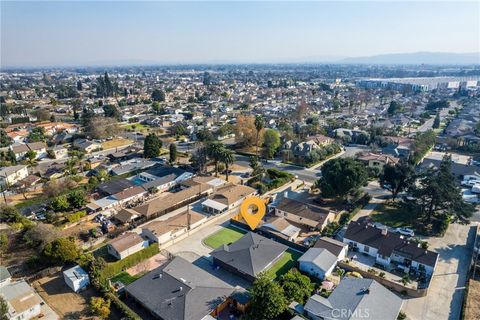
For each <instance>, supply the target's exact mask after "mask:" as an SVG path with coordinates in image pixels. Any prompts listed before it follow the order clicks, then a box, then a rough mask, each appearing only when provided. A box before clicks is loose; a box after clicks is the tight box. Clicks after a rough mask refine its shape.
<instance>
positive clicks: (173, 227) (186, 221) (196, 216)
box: [142, 210, 207, 244]
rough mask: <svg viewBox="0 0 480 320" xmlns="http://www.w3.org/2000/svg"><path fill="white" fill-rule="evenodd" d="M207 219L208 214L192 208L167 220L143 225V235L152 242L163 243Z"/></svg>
mask: <svg viewBox="0 0 480 320" xmlns="http://www.w3.org/2000/svg"><path fill="white" fill-rule="evenodd" d="M206 219H207V217H206V216H204V215H203V214H200V213H198V212H195V211H192V210H190V211H189V212H187V211H184V212H182V213H180V214H178V215H176V216H173V217H171V218H168V219H166V220H155V221H152V222H150V223H149V224H147V225H145V226H143V227H142V236H144V237H145V238H147V239H149V240H150V241H152V242H156V243H158V244H163V243H165V242H168V241H170V240H173V239H175V238H178V237H179V236H181V235H183V234H185V233H186V232H187V231H188V230H190V229H194V228H196V227H197V226H199V225H200V224H202V223H203V222H204V221H205V220H206Z"/></svg>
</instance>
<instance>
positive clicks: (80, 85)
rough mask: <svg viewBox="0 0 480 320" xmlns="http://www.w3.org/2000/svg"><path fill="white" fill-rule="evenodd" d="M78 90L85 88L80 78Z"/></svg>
mask: <svg viewBox="0 0 480 320" xmlns="http://www.w3.org/2000/svg"><path fill="white" fill-rule="evenodd" d="M77 90H78V91H82V90H83V85H82V81H80V80H78V81H77Z"/></svg>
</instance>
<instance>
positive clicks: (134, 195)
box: [111, 186, 147, 204]
mask: <svg viewBox="0 0 480 320" xmlns="http://www.w3.org/2000/svg"><path fill="white" fill-rule="evenodd" d="M146 194H147V191H145V189H143V188H142V187H139V186H134V187H130V188H127V189H125V190H123V191H120V192H117V193H115V194H113V195H112V196H111V197H112V198H113V199H115V200H117V201H118V204H124V203H128V202H130V201H134V200H139V199H142V198H143V197H144V196H145V195H146Z"/></svg>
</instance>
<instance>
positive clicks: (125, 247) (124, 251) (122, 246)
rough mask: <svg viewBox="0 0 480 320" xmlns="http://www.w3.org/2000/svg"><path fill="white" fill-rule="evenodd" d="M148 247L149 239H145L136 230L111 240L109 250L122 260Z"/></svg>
mask: <svg viewBox="0 0 480 320" xmlns="http://www.w3.org/2000/svg"><path fill="white" fill-rule="evenodd" d="M146 247H148V240H144V239H143V238H142V237H141V236H140V235H138V234H137V233H135V232H126V233H124V234H122V235H121V236H119V237H117V238H115V239H113V240H112V241H110V242H109V243H108V245H107V250H108V253H110V254H111V255H112V256H114V257H115V258H117V259H120V260H121V259H123V258H125V257H128V256H129V255H131V254H134V253H135V252H138V251H140V250H142V249H145V248H146Z"/></svg>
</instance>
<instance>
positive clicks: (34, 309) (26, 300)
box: [0, 280, 58, 320]
mask: <svg viewBox="0 0 480 320" xmlns="http://www.w3.org/2000/svg"><path fill="white" fill-rule="evenodd" d="M0 296H1V297H3V299H4V300H5V302H6V304H7V308H6V309H7V310H6V319H11V320H23V319H25V320H28V319H33V318H36V317H40V315H41V313H42V305H44V304H45V302H44V301H43V300H42V298H41V297H40V296H39V295H38V293H37V292H35V290H34V289H33V288H32V287H31V286H30V285H29V284H28V283H27V282H26V281H25V280H20V281H16V282H10V283H8V284H6V285H4V286H1V287H0ZM54 315H55V314H54ZM2 319H3V318H2ZM53 319H58V317H56V315H55V316H54V317H53Z"/></svg>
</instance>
